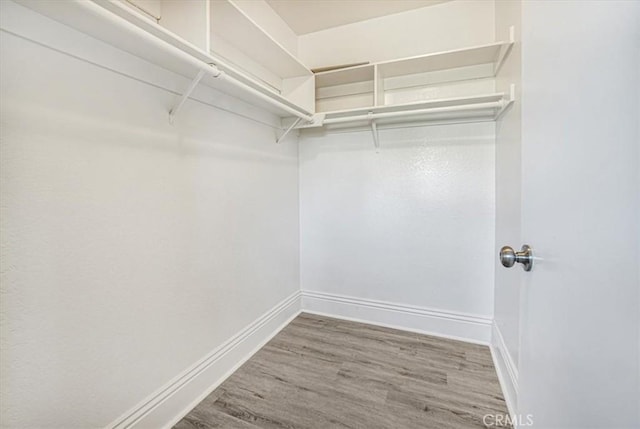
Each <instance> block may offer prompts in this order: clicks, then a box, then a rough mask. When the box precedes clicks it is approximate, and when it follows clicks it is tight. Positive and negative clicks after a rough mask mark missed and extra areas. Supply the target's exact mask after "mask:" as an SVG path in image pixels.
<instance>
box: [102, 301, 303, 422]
mask: <svg viewBox="0 0 640 429" xmlns="http://www.w3.org/2000/svg"><path fill="white" fill-rule="evenodd" d="M300 307H301V294H300V291H297V292H295V293H293V294H292V295H290V296H288V297H287V298H286V299H284V300H283V301H281V302H280V303H279V304H277V305H276V306H275V307H273V308H272V309H271V310H269V311H267V312H266V313H265V314H263V315H262V316H261V317H259V318H258V319H256V320H255V321H254V322H253V323H251V324H250V325H249V326H247V327H245V328H244V329H242V330H241V331H240V332H238V333H237V334H236V335H234V336H233V337H231V338H230V339H228V340H227V341H225V342H224V343H223V344H221V345H220V346H219V347H217V348H216V349H215V350H213V351H211V353H209V354H208V355H207V356H205V357H204V358H203V359H201V360H200V361H199V362H196V363H195V364H194V365H192V366H191V367H189V368H187V369H186V370H185V371H183V372H182V373H181V374H180V375H178V376H177V377H175V378H174V379H173V380H171V381H170V382H169V383H167V384H166V385H165V386H163V387H161V388H160V389H158V390H157V391H156V392H154V393H153V394H151V395H150V396H149V397H147V398H146V399H145V400H143V401H142V402H140V403H139V404H138V405H136V406H135V407H133V408H132V409H131V410H129V411H128V412H126V413H125V414H123V415H122V416H121V417H120V418H118V419H117V420H115V421H114V422H113V423H111V424H110V425H108V426H107V428H108V429H125V428H133V427H135V428H154V429H155V428H170V427H172V426H173V425H175V424H176V423H177V422H178V421H180V419H182V418H183V417H184V416H185V415H186V414H187V413H188V412H189V411H190V410H191V409H192V408H193V407H195V406H196V405H197V404H198V403H199V402H200V401H202V400H203V399H204V398H205V397H206V396H207V395H209V394H210V393H211V392H212V391H213V390H214V389H215V388H216V387H218V386H219V385H220V384H221V383H222V382H223V381H224V380H225V379H226V378H228V377H229V376H230V375H231V374H233V372H234V371H235V370H237V369H238V368H239V367H240V366H242V364H243V363H245V362H246V361H247V360H248V359H249V358H251V356H253V355H254V354H255V353H256V352H257V351H258V350H260V348H261V347H263V346H264V345H265V344H266V343H267V342H268V341H269V340H270V339H271V338H273V337H274V336H275V335H276V334H277V333H278V332H280V331H281V330H282V328H284V327H285V326H287V325H288V324H289V323H290V322H291V320H293V319H294V318H295V317H296V316H298V314H300ZM203 392H204V393H203Z"/></svg>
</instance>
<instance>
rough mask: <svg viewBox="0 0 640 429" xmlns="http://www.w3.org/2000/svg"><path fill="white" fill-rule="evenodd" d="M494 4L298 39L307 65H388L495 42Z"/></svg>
mask: <svg viewBox="0 0 640 429" xmlns="http://www.w3.org/2000/svg"><path fill="white" fill-rule="evenodd" d="M493 23H494V1H493V0H483V1H468V0H455V1H451V2H446V3H441V4H437V5H435V6H429V7H424V8H420V9H414V10H410V11H407V12H402V13H397V14H394V15H389V16H385V17H380V18H374V19H369V20H366V21H361V22H357V23H354V24H348V25H343V26H340V27H335V28H329V29H327V30H322V31H318V32H315V33H309V34H304V35H302V36H300V38H299V41H298V43H299V45H298V55H299V57H300V59H301V60H302V62H303V63H304V64H306V65H307V66H308V67H311V68H314V67H322V66H329V65H336V64H349V63H354V62H359V61H371V62H375V61H384V60H392V59H395V58H403V57H410V56H414V55H421V54H425V53H428V52H437V51H445V50H449V49H459V48H465V47H468V46H474V45H480V44H485V43H493V42H494V41H495V38H494V34H495V33H494V25H493Z"/></svg>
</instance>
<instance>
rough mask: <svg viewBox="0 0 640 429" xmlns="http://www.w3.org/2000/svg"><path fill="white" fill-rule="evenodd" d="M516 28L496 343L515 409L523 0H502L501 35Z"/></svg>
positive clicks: (502, 81)
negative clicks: (509, 254) (509, 252)
mask: <svg viewBox="0 0 640 429" xmlns="http://www.w3.org/2000/svg"><path fill="white" fill-rule="evenodd" d="M511 26H513V27H514V35H515V44H514V46H513V48H512V50H511V53H510V54H509V56H508V57H507V59H506V60H505V62H504V64H503V66H502V68H501V69H500V71H499V73H498V76H497V78H496V91H498V92H508V91H509V87H510V85H511V84H515V85H516V100H515V102H514V103H513V105H512V106H511V107H510V108H509V109H508V110H507V111H506V112H505V113H504V115H503V116H502V118H501V119H499V120H498V121H497V122H496V185H495V186H496V241H495V250H494V255H495V256H496V257H495V258H494V264H495V267H496V268H495V270H496V271H495V277H496V284H495V306H494V335H493V338H492V341H493V345H494V347H495V348H496V350H497V351H498V354H497V358H498V369H499V370H500V369H502V370H503V373H502V374H501V375H502V376H503V387H504V390H505V395H506V399H507V402H508V403H509V406H510V407H511V409H512V410H513V409H515V404H516V402H517V388H518V359H519V350H520V328H519V327H520V305H521V304H520V301H521V299H520V298H521V293H520V292H521V281H522V276H524V275H526V274H525V273H524V272H523V271H522V270H521V269H520V268H519V267H516V268H511V269H507V268H505V267H503V266H502V264H501V263H500V260H499V259H498V257H497V255H498V254H499V252H500V248H501V247H502V246H505V245H509V246H511V247H513V248H514V249H518V250H519V249H520V246H521V244H522V238H521V231H520V227H521V225H520V224H521V214H520V204H521V186H522V181H521V174H522V173H521V170H522V161H521V106H522V96H521V94H522V92H521V90H522V85H521V52H522V46H521V40H520V33H521V2H519V1H498V2H496V37H497V38H498V39H499V40H508V38H509V28H510V27H511Z"/></svg>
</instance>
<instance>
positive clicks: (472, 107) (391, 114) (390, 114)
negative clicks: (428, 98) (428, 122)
mask: <svg viewBox="0 0 640 429" xmlns="http://www.w3.org/2000/svg"><path fill="white" fill-rule="evenodd" d="M504 105H505V101H492V102H489V103H478V104H467V105H464V106H445V107H434V108H431V109H418V110H405V111H398V112H382V113H372V114H366V115H359V116H345V117H343V118H327V119H325V120H324V121H323V124H340V123H345V122H357V121H371V120H374V119H384V118H395V117H407V116H416V115H423V114H425V113H446V112H459V111H465V110H479V109H491V108H502V107H504Z"/></svg>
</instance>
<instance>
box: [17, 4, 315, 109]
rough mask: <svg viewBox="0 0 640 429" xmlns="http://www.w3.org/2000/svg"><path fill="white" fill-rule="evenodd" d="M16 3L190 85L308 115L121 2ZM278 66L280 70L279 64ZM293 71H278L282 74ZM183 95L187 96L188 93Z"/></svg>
mask: <svg viewBox="0 0 640 429" xmlns="http://www.w3.org/2000/svg"><path fill="white" fill-rule="evenodd" d="M19 3H21V4H23V5H24V6H26V7H29V8H30V9H33V10H35V11H36V12H38V13H41V14H43V15H45V16H48V17H50V18H52V19H54V20H56V21H59V22H61V23H63V24H66V25H68V26H70V27H72V28H75V29H77V30H79V31H81V32H83V33H85V34H88V35H89V36H92V37H95V38H96V39H99V40H102V41H104V42H106V43H109V44H111V45H113V46H116V47H117V48H119V49H122V50H123V51H126V52H129V53H131V54H133V55H135V56H137V57H139V58H142V59H145V60H147V61H149V62H151V63H153V64H156V65H158V66H161V67H163V68H165V69H167V70H171V71H173V72H175V73H178V74H180V75H182V76H185V77H187V78H190V79H192V80H193V82H192V83H193V84H197V83H199V82H201V83H203V84H205V85H208V86H210V87H213V88H215V89H218V90H220V91H222V92H224V93H226V94H229V95H232V96H234V97H237V98H239V99H241V100H244V101H246V102H248V103H250V104H252V105H254V106H257V107H260V108H264V109H266V110H268V111H270V112H272V113H274V114H276V115H278V116H280V117H297V118H300V119H303V120H311V118H312V112H311V111H310V110H308V109H306V108H303V107H301V106H300V105H299V104H298V103H294V102H292V101H291V100H289V99H288V98H287V97H285V96H283V95H282V94H281V93H280V92H281V91H279V90H278V89H277V88H276V89H274V88H272V87H271V86H269V85H266V84H265V83H264V82H262V81H261V80H260V79H258V78H256V77H255V76H252V75H250V74H248V73H245V72H244V71H243V70H241V69H240V68H238V67H237V66H234V65H232V64H230V63H229V62H228V61H225V60H224V59H222V58H220V57H218V56H216V55H214V54H212V53H210V52H208V51H207V48H208V46H196V45H195V44H194V43H192V41H187V40H185V39H183V38H181V37H179V36H177V35H176V34H175V33H173V32H172V31H169V30H168V29H167V28H165V27H163V26H161V25H159V24H158V23H157V22H155V21H153V20H151V19H149V18H148V17H145V16H143V15H142V14H141V13H137V12H135V11H134V10H133V9H132V8H130V7H128V6H127V5H125V4H124V3H123V2H118V1H111V0H94V1H88V0H65V1H39V0H19ZM171 3H172V2H168V3H167V4H169V5H170V4H171ZM185 3H190V4H195V3H193V2H185ZM187 24H188V23H187ZM246 28H247V27H245V30H246ZM207 37H208V36H207ZM293 67H296V68H297V71H296V72H295V73H297V72H300V74H302V75H309V76H310V73H311V72H310V71H309V70H307V69H302V68H303V66H302V65H301V64H298V65H295V66H291V69H292V70H293ZM284 71H286V70H284V69H283V72H284ZM295 73H294V72H293V71H292V72H291V73H288V72H287V73H284V75H285V76H284V77H287V76H289V75H295ZM192 86H193V87H195V85H192ZM189 89H191V90H192V89H193V88H189ZM187 92H189V91H187ZM186 95H187V96H188V93H187V94H186ZM174 110H175V108H174Z"/></svg>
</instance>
